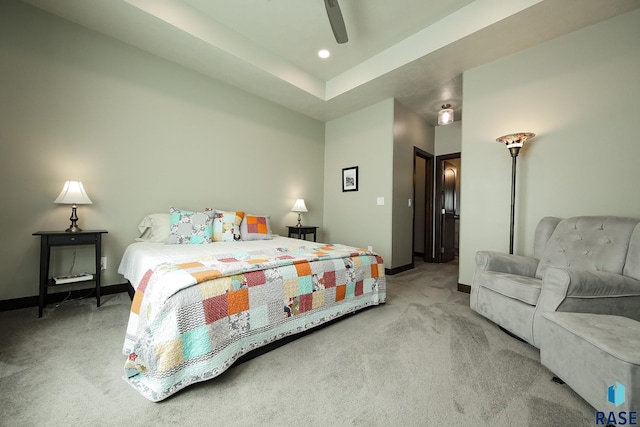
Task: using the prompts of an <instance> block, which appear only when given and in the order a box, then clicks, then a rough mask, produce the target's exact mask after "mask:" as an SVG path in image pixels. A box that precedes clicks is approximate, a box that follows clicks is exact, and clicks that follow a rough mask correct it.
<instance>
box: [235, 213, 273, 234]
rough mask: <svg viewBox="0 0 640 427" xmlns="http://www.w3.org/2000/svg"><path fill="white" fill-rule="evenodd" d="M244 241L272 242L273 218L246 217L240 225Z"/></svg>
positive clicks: (263, 216)
mask: <svg viewBox="0 0 640 427" xmlns="http://www.w3.org/2000/svg"><path fill="white" fill-rule="evenodd" d="M240 237H242V240H271V239H273V236H272V235H271V217H269V216H265V215H251V214H247V215H245V217H244V219H243V220H242V223H241V224H240Z"/></svg>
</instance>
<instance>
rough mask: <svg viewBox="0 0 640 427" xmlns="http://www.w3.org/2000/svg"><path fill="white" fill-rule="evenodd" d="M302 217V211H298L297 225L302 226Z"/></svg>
mask: <svg viewBox="0 0 640 427" xmlns="http://www.w3.org/2000/svg"><path fill="white" fill-rule="evenodd" d="M301 219H302V217H301V216H300V212H298V225H296V227H302V224H301V223H300V220H301Z"/></svg>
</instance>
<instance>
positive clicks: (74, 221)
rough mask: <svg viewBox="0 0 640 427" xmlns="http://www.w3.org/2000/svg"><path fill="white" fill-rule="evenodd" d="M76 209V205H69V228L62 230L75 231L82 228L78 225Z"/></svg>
mask: <svg viewBox="0 0 640 427" xmlns="http://www.w3.org/2000/svg"><path fill="white" fill-rule="evenodd" d="M76 209H77V206H76V205H75V204H73V206H71V217H70V218H69V219H70V220H71V225H70V226H69V228H67V229H66V230H64V231H66V232H67V233H77V232H79V231H82V228H80V227H78V213H77V211H76Z"/></svg>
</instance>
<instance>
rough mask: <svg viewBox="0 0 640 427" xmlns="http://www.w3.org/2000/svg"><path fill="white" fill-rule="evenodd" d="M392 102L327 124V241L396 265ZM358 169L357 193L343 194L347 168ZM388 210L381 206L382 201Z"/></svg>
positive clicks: (385, 102)
mask: <svg viewBox="0 0 640 427" xmlns="http://www.w3.org/2000/svg"><path fill="white" fill-rule="evenodd" d="M393 108H394V101H393V99H388V100H385V101H382V102H379V103H377V104H375V105H372V106H370V107H367V108H364V109H362V110H359V111H356V112H354V113H351V114H348V115H346V116H343V117H341V118H339V119H335V120H332V121H329V122H327V123H326V131H325V133H326V135H325V153H324V156H325V157H324V221H323V224H324V233H325V234H324V236H325V240H326V241H327V242H332V243H344V244H347V245H352V246H358V247H363V248H366V247H367V246H373V249H374V250H375V251H376V252H378V253H379V254H380V255H381V256H382V257H383V258H384V260H385V267H387V268H389V267H390V264H391V241H392V240H391V239H392V235H391V233H392V224H391V211H392V201H393V188H392V183H393ZM351 166H358V174H359V176H358V178H359V184H358V191H355V192H342V181H341V180H342V175H341V174H342V168H346V167H351ZM378 197H383V198H384V205H381V206H379V205H377V203H376V202H377V198H378Z"/></svg>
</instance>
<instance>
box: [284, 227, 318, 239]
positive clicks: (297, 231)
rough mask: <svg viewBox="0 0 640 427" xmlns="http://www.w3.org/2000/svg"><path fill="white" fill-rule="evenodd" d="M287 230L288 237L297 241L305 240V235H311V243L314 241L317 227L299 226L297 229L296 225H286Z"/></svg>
mask: <svg viewBox="0 0 640 427" xmlns="http://www.w3.org/2000/svg"><path fill="white" fill-rule="evenodd" d="M287 228H288V229H289V237H295V238H298V239H303V240H306V239H307V234H313V241H314V242H315V241H316V232H317V230H318V227H312V226H309V225H301V226H300V227H298V226H297V225H287Z"/></svg>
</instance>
